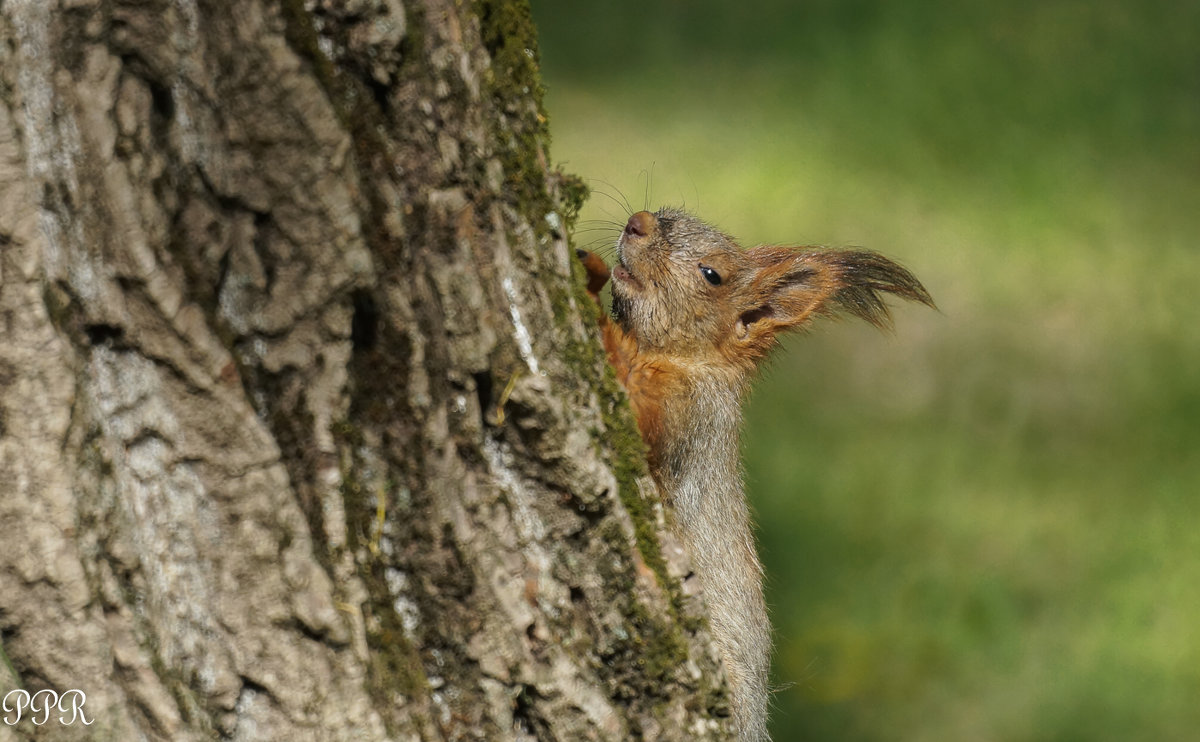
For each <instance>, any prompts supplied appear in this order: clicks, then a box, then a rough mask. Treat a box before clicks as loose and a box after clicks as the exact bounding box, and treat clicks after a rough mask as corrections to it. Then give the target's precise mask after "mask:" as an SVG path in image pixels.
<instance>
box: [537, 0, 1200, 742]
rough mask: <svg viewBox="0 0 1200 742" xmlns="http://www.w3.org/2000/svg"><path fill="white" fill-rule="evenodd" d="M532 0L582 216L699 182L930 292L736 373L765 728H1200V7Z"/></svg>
mask: <svg viewBox="0 0 1200 742" xmlns="http://www.w3.org/2000/svg"><path fill="white" fill-rule="evenodd" d="M533 4H534V14H535V17H536V18H537V19H538V22H539V24H540V27H541V44H542V56H543V71H544V74H545V77H546V82H547V86H548V91H549V92H548V98H547V107H548V110H549V113H550V116H551V128H552V132H553V134H554V137H555V141H554V147H553V151H552V154H553V156H554V158H555V159H556V160H557V161H561V162H564V163H565V164H566V167H567V168H568V169H569V170H572V171H574V172H577V173H579V174H581V175H583V176H585V177H589V178H594V179H597V181H596V182H594V183H593V185H594V187H595V188H596V189H597V190H598V191H601V192H603V193H605V194H607V196H606V195H594V196H593V198H592V200H591V203H590V205H589V207H588V209H587V211H585V214H584V219H585V220H601V221H605V222H608V223H607V224H598V223H597V224H589V223H584V224H583V225H581V229H580V232H579V233H578V234H577V242H579V243H580V244H587V243H589V242H591V241H593V240H596V241H597V244H607V243H611V242H612V241H613V240H614V239H615V236H616V227H615V226H614V225H613V224H612V223H613V222H615V223H620V222H623V221H624V218H625V216H626V210H625V209H624V207H618V206H616V205H614V202H613V199H612V198H609V196H611V197H613V198H615V199H618V200H619V199H622V198H627V199H628V200H629V201H630V202H631V203H632V206H633V208H635V209H637V208H642V207H643V206H647V205H648V206H652V207H657V206H658V205H661V204H664V203H669V204H675V205H680V204H684V205H686V206H687V207H688V208H690V209H692V210H694V211H696V212H697V213H698V214H700V215H701V216H702V217H703V218H705V219H707V220H709V221H711V222H714V223H716V224H718V225H720V226H721V227H722V228H724V229H726V230H727V231H729V232H731V233H732V234H734V235H736V236H738V237H739V238H741V239H742V241H743V243H744V244H754V243H757V242H790V243H797V244H810V243H816V244H828V245H864V246H867V247H871V248H874V249H877V250H880V251H882V252H884V253H886V254H888V255H890V256H892V257H894V258H897V259H899V260H901V261H902V262H904V263H905V264H906V265H908V266H909V267H910V268H912V269H913V270H914V272H916V273H917V275H918V276H920V277H921V278H922V279H923V280H924V281H925V283H926V285H927V286H928V287H929V289H930V290H931V291H932V292H933V294H934V296H935V298H936V299H937V300H938V304H939V306H940V308H941V311H940V312H938V313H935V312H930V311H928V310H924V309H920V308H910V307H898V308H897V323H896V325H897V330H896V332H895V333H894V335H891V336H889V335H882V334H879V333H877V332H874V331H872V330H870V329H869V328H865V327H860V326H858V325H855V324H852V323H849V322H847V323H840V324H834V323H827V324H825V325H822V326H820V327H818V328H816V329H814V331H813V332H811V333H809V334H808V335H806V336H804V337H800V338H793V339H792V340H791V341H789V342H788V343H787V344H786V349H785V350H784V351H783V352H781V353H780V354H778V357H777V359H776V360H775V362H774V363H773V364H772V366H771V367H770V369H769V370H768V371H767V373H766V374H765V375H764V378H763V379H762V380H761V381H760V382H759V384H758V388H757V390H756V392H755V395H754V397H753V399H752V400H751V403H750V405H749V409H748V421H747V431H746V433H747V434H746V441H745V458H746V466H747V474H748V480H749V489H750V495H751V499H752V502H753V504H754V507H755V508H756V510H757V512H758V520H759V523H760V543H761V551H762V553H763V556H764V559H765V561H766V563H767V573H768V576H769V577H768V579H769V584H768V599H769V602H770V603H771V605H772V609H773V620H774V624H775V627H776V636H777V649H776V657H775V671H774V672H775V682H776V683H777V684H779V685H780V686H781V687H782V690H780V692H779V693H778V694H777V697H776V706H777V709H776V711H775V714H774V719H773V724H774V726H773V729H774V734H775V737H776V739H779V740H800V739H834V740H881V741H882V740H897V739H903V740H930V741H934V740H947V739H954V740H1031V741H1032V740H1081V741H1082V740H1089V741H1091V740H1130V739H1146V740H1151V739H1152V740H1190V739H1196V738H1197V735H1198V734H1200V732H1197V731H1196V730H1197V729H1200V504H1198V497H1200V300H1198V298H1197V284H1198V283H1200V44H1198V43H1197V36H1196V33H1197V29H1200V4H1196V3H1169V2H1162V1H1161V0H1151V1H1150V2H1140V3H1134V2H1113V1H1112V0H1100V1H1099V2H1091V3H1084V2H1048V3H1047V2H1042V3H1034V2H1014V3H1008V4H992V3H987V4H985V3H978V2H973V3H965V4H963V3H951V2H947V1H944V0H917V1H914V2H909V3H904V4H899V3H887V2H883V1H882V0H853V1H850V2H832V1H829V0H825V1H823V2H815V3H811V2H810V3H803V4H796V3H788V2H783V1H782V0H774V1H766V2H744V3H738V4H728V3H721V2H715V1H714V0H696V1H693V2H683V1H682V0H675V1H674V2H657V3H634V2H631V1H630V0H616V1H614V2H610V3H606V4H603V5H601V4H595V6H592V7H585V6H584V4H578V3H569V2H564V1H562V0H558V1H557V2H556V1H555V0H534V3H533ZM597 227H598V228H600V231H585V230H587V229H589V228H597Z"/></svg>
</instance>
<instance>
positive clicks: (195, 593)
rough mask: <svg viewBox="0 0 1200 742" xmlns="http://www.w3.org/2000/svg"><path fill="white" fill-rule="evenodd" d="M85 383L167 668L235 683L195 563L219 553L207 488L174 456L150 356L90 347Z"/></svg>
mask: <svg viewBox="0 0 1200 742" xmlns="http://www.w3.org/2000/svg"><path fill="white" fill-rule="evenodd" d="M89 370H90V373H89V374H88V377H89V379H88V384H87V387H86V392H87V394H88V396H89V397H90V398H91V400H92V402H93V404H95V406H96V408H97V413H98V414H97V415H96V419H97V420H98V421H99V425H100V430H101V436H102V439H103V445H104V448H105V449H106V452H107V454H108V456H109V457H110V461H111V462H112V477H113V480H114V482H115V484H116V487H117V490H118V493H119V494H118V497H117V498H116V501H117V502H118V503H120V504H122V505H123V506H125V507H126V508H127V512H126V515H127V517H128V520H129V522H130V524H131V527H132V535H133V540H134V543H135V545H136V553H137V554H138V555H139V558H140V561H141V567H142V571H143V573H144V574H145V576H146V580H147V594H146V595H145V598H144V602H143V603H142V606H143V609H144V610H145V611H146V613H147V614H148V615H147V618H148V619H149V620H150V621H151V622H152V623H154V624H155V625H158V626H162V627H169V628H167V629H166V630H164V631H161V632H159V633H158V636H159V637H160V638H161V640H162V644H161V645H160V646H159V647H158V652H159V656H160V659H161V660H162V662H163V664H164V665H166V666H167V667H171V668H176V669H181V670H184V671H185V672H190V673H194V675H195V677H196V678H198V679H199V682H200V685H201V687H202V689H203V690H204V691H205V692H206V693H214V692H219V691H220V690H222V689H225V688H230V687H237V686H238V685H240V680H238V678H237V677H236V674H235V673H234V672H233V671H232V669H231V668H230V664H229V662H228V658H227V657H224V656H222V655H220V654H217V653H215V652H214V651H213V649H214V648H213V647H211V646H210V642H209V638H210V637H213V636H219V635H221V634H223V631H222V630H221V628H220V627H219V625H218V623H217V621H216V620H215V619H214V617H213V616H212V615H211V613H210V612H209V610H208V608H209V606H212V605H214V597H215V595H216V593H217V592H218V590H217V589H216V588H215V587H214V586H212V585H209V584H208V583H207V582H206V581H205V578H204V576H205V575H209V574H213V573H214V571H213V570H212V569H199V568H197V565H199V564H202V563H205V562H208V561H209V559H208V557H207V556H206V555H208V554H212V553H215V552H218V553H219V548H220V545H219V541H220V539H219V538H218V534H219V528H218V524H217V523H216V522H215V517H214V514H213V512H212V510H211V509H210V508H209V507H208V506H207V504H206V503H207V500H208V498H209V493H207V492H206V491H205V488H204V486H203V484H202V483H201V481H200V477H199V476H197V474H196V472H195V471H194V470H193V468H192V466H191V465H190V464H188V463H185V462H182V461H179V460H178V456H177V454H176V452H175V445H174V444H175V441H176V440H177V439H178V437H179V435H180V429H179V424H178V421H177V420H176V419H175V417H174V415H173V414H172V413H171V411H170V409H169V408H168V406H167V405H166V404H165V403H164V402H163V396H164V395H163V390H162V388H161V382H160V380H159V377H158V369H157V368H156V367H155V365H154V363H153V362H151V361H149V360H147V359H145V358H143V357H141V356H138V355H136V354H133V353H119V352H116V351H113V350H111V349H109V348H105V347H99V348H96V349H94V350H93V352H92V358H91V363H90V364H89Z"/></svg>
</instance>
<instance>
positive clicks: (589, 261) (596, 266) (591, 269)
mask: <svg viewBox="0 0 1200 742" xmlns="http://www.w3.org/2000/svg"><path fill="white" fill-rule="evenodd" d="M575 254H576V255H578V256H579V262H581V263H583V268H584V270H586V271H587V292H588V294H589V295H591V297H592V298H593V299H595V300H596V301H599V300H600V289H602V288H604V284H606V283H608V277H609V272H608V266H607V265H605V263H604V261H603V260H601V259H600V256H599V255H597V254H596V253H594V252H588V251H587V250H576V251H575Z"/></svg>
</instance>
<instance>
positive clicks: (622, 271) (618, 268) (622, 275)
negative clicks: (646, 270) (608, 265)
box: [612, 261, 642, 289]
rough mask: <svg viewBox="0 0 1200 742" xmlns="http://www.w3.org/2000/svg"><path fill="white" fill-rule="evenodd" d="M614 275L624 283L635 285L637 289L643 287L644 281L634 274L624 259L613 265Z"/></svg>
mask: <svg viewBox="0 0 1200 742" xmlns="http://www.w3.org/2000/svg"><path fill="white" fill-rule="evenodd" d="M612 277H613V278H615V279H617V280H618V281H621V282H622V283H627V284H629V285H631V286H633V287H634V288H635V289H640V288H642V282H641V281H639V280H638V279H637V276H635V275H633V273H632V272H630V270H629V269H628V268H626V267H625V263H624V262H623V261H618V262H617V264H616V265H615V266H614V267H613V270H612Z"/></svg>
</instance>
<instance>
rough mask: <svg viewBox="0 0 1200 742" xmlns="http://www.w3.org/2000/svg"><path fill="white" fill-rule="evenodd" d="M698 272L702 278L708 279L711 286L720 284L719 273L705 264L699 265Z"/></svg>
mask: <svg viewBox="0 0 1200 742" xmlns="http://www.w3.org/2000/svg"><path fill="white" fill-rule="evenodd" d="M700 273H701V275H703V276H704V280H705V281H708V282H709V283H711V284H712V285H713V286H720V285H721V274H720V273H717V272H716V271H715V270H713V269H712V268H709V267H708V266H707V265H702V266H700Z"/></svg>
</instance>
